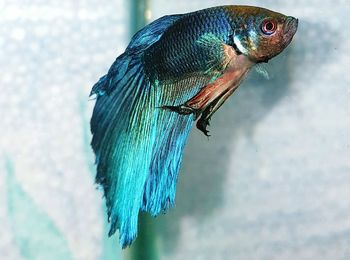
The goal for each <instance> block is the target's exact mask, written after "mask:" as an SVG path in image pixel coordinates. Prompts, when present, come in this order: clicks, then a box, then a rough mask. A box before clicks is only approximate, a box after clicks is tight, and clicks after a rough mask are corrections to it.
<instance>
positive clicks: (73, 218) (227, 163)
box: [0, 0, 350, 260]
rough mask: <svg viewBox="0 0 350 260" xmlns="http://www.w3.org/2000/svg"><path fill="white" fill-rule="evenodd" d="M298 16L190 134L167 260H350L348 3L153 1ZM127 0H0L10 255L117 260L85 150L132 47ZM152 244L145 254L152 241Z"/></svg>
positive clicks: (158, 10)
mask: <svg viewBox="0 0 350 260" xmlns="http://www.w3.org/2000/svg"><path fill="white" fill-rule="evenodd" d="M220 4H250V5H259V6H264V7H267V8H270V9H273V10H276V11H280V12H283V13H285V14H288V15H293V16H295V17H298V18H299V29H298V32H297V35H296V37H295V39H294V41H293V43H292V44H291V46H290V47H289V48H288V49H287V50H286V51H285V52H284V53H283V54H282V55H280V56H279V57H277V58H276V59H274V60H272V61H271V62H270V63H269V64H268V65H267V70H268V71H269V74H270V80H267V79H265V78H264V77H262V76H261V75H259V74H257V73H256V72H253V73H251V75H250V77H249V79H248V80H246V81H245V82H244V83H243V85H242V86H241V87H240V89H239V90H238V91H237V92H236V93H235V95H234V96H233V97H232V98H231V99H230V100H229V101H228V102H227V103H226V104H225V105H224V106H223V107H222V108H221V109H220V110H219V111H218V112H217V113H216V114H215V116H214V118H213V120H212V124H211V125H212V126H211V128H210V130H211V134H212V136H211V138H210V139H209V141H208V139H207V138H206V137H204V136H203V135H202V134H201V133H200V132H199V131H197V130H195V129H194V131H193V132H192V134H191V136H190V139H189V142H188V145H187V147H186V151H185V157H184V164H183V167H182V171H181V174H180V178H179V182H178V193H177V200H176V207H175V208H174V209H172V210H171V211H170V212H169V213H168V214H167V215H162V216H160V217H158V218H157V219H154V220H152V223H153V224H154V225H153V226H152V227H151V228H154V229H155V230H154V232H155V236H156V238H155V240H156V249H157V254H158V256H159V259H193V260H194V259H235V260H246V259H249V260H251V259H257V260H260V259H266V260H273V259H278V260H280V259H283V260H294V259H298V260H300V259H302V260H303V259H320V260H326V259H327V260H328V259H329V260H334V259H344V260H345V259H350V73H349V71H350V51H349V49H350V29H349V28H350V1H348V0H346V1H345V0H343V1H341V0H339V1H330V0H329V1H316V0H310V1H301V0H294V1H282V0H280V1H209V0H202V1H188V0H187V1H184V0H176V1H169V0H168V1H164V0H151V1H150V2H149V5H150V9H149V11H148V12H147V15H150V16H151V19H156V18H158V17H160V16H162V15H165V14H170V13H182V12H187V11H190V10H196V9H201V8H205V7H209V6H214V5H220ZM129 14H130V6H129V1H121V0H120V1H118V0H115V1H112V0H110V1H108V0H102V1H101V0H99V1H97V0H85V1H82V0H79V1H69V0H62V1H41V0H32V1H26V0H11V1H4V0H0V86H1V93H0V118H1V124H0V136H1V137H0V223H1V224H2V225H1V232H0V259H84V260H85V259H121V258H122V257H123V259H124V258H131V251H132V250H133V249H132V248H131V250H130V249H128V250H126V251H125V252H123V253H121V250H120V249H119V246H118V244H117V239H116V238H112V239H107V238H106V228H107V227H106V223H105V214H104V209H103V201H102V193H101V191H100V190H97V189H96V186H95V185H94V180H93V178H94V166H93V154H92V151H91V149H90V147H89V141H90V132H89V118H90V116H91V110H92V107H93V101H89V102H88V101H87V96H88V93H89V91H90V88H91V86H92V85H93V83H95V81H96V80H97V79H98V78H99V77H100V76H101V75H103V74H104V73H105V72H106V71H107V69H108V68H109V66H110V65H111V63H112V62H113V61H114V59H115V58H116V57H117V55H118V54H120V53H121V52H122V51H123V49H124V48H125V46H126V44H127V43H128V41H129V33H130V24H131V20H132V19H133V17H130V15H129ZM145 246H147V245H145Z"/></svg>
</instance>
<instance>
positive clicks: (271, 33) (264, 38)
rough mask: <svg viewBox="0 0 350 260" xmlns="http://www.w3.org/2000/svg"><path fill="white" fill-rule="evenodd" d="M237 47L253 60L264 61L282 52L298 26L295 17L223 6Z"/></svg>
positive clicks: (244, 7)
mask: <svg viewBox="0 0 350 260" xmlns="http://www.w3.org/2000/svg"><path fill="white" fill-rule="evenodd" d="M226 10H227V11H228V12H229V14H230V17H231V23H232V28H233V31H234V35H233V41H234V44H235V45H236V47H237V48H238V50H239V51H240V52H241V53H243V54H244V55H246V56H247V57H248V58H249V59H250V60H251V61H253V62H256V63H258V62H267V61H268V60H269V59H271V58H272V57H274V56H276V55H278V54H279V53H280V52H282V51H283V50H284V49H285V48H286V47H287V46H288V44H289V43H290V42H291V40H292V38H293V36H294V34H295V33H296V31H297V28H298V19H296V18H294V17H292V16H286V15H284V14H281V13H277V12H274V11H271V10H268V9H265V8H260V7H253V6H227V7H226Z"/></svg>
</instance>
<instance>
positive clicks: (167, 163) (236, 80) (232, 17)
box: [91, 6, 298, 248]
mask: <svg viewBox="0 0 350 260" xmlns="http://www.w3.org/2000/svg"><path fill="white" fill-rule="evenodd" d="M297 26H298V20H297V19H295V18H294V17H291V16H285V15H283V14H280V13H276V12H273V11H270V10H267V9H264V8H259V7H252V6H220V7H213V8H209V9H204V10H200V11H196V12H192V13H187V14H178V15H170V16H164V17H162V18H160V19H158V20H155V21H154V22H152V23H150V24H149V25H147V26H146V27H144V28H143V29H141V30H140V31H139V32H137V33H136V34H135V35H134V36H133V38H132V39H131V42H130V44H129V45H128V47H127V48H126V50H125V52H124V53H123V54H121V55H120V56H119V57H118V58H117V59H116V60H115V62H114V63H113V64H112V66H111V68H110V69H109V71H108V73H107V74H106V75H104V76H103V77H102V78H100V80H99V81H98V82H97V83H96V84H95V85H94V86H93V88H92V91H91V95H96V104H95V107H94V111H93V115H92V118H91V131H92V134H93V138H92V142H91V145H92V148H93V150H94V152H95V154H96V164H97V175H96V182H97V183H98V184H100V185H102V187H103V189H104V195H105V198H106V204H107V210H108V220H109V221H110V223H111V228H110V231H109V236H111V235H113V234H114V233H115V232H116V230H117V229H118V230H119V239H120V244H121V246H122V247H123V248H125V247H126V246H129V245H131V243H132V242H133V241H134V240H135V238H136V236H137V228H138V215H139V212H140V210H142V211H147V212H149V213H150V214H151V215H152V216H157V215H158V214H159V213H161V212H165V211H167V209H168V208H170V207H171V206H173V205H174V201H175V193H176V181H177V176H178V173H179V169H180V165H181V160H182V153H183V149H184V146H185V142H186V139H187V137H188V134H189V132H190V130H191V127H192V125H193V122H194V121H196V120H197V123H196V126H197V128H198V129H199V130H201V131H202V132H203V133H204V134H205V135H208V130H207V126H208V125H209V121H210V118H211V117H212V115H213V114H214V113H215V111H217V110H218V108H219V107H220V106H221V105H222V104H223V103H224V102H225V100H226V99H227V98H228V97H229V96H230V95H231V94H232V93H233V92H234V91H235V90H236V89H237V87H238V86H239V84H240V83H241V82H242V80H243V79H244V78H245V76H246V75H247V73H248V72H249V70H250V69H251V68H252V67H253V66H254V65H255V64H257V63H261V62H267V61H268V60H269V59H271V58H272V57H274V56H276V55H277V54H279V53H280V52H281V51H283V49H284V48H286V46H287V45H288V44H289V43H290V42H291V40H292V38H293V36H294V34H295V32H296V30H297Z"/></svg>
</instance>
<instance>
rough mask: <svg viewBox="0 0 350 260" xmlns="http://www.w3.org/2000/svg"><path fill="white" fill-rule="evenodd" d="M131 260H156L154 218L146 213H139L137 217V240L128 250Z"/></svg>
mask: <svg viewBox="0 0 350 260" xmlns="http://www.w3.org/2000/svg"><path fill="white" fill-rule="evenodd" d="M130 259H131V260H148V259H150V260H157V259H159V257H158V250H157V244H156V234H155V226H154V218H152V217H151V216H150V215H149V214H148V213H141V214H140V217H139V232H138V236H137V239H136V240H135V242H134V243H133V245H132V246H131V248H130Z"/></svg>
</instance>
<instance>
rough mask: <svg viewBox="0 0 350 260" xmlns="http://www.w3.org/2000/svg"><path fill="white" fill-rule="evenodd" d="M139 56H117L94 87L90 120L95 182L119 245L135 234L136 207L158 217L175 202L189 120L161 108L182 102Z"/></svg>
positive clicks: (126, 244)
mask: <svg viewBox="0 0 350 260" xmlns="http://www.w3.org/2000/svg"><path fill="white" fill-rule="evenodd" d="M140 59H141V58H140V57H139V55H127V54H123V55H122V56H120V57H119V58H118V59H117V60H116V61H115V63H114V64H113V65H112V68H111V70H110V71H109V73H108V74H107V75H106V76H104V77H102V78H101V79H100V80H99V82H97V83H96V84H95V86H94V87H93V89H92V94H96V95H97V100H96V104H95V108H94V111H93V115H92V119H91V131H92V134H93V139H92V142H91V145H92V148H93V150H94V152H95V154H96V164H97V175H96V182H97V183H98V184H101V185H102V187H103V189H104V194H105V198H106V204H107V209H108V219H109V221H110V222H111V229H110V232H109V235H112V234H114V233H115V231H116V230H117V229H119V238H120V243H121V245H122V247H123V248H125V247H126V246H128V245H130V244H131V243H132V241H133V240H134V239H135V237H136V235H137V222H138V214H139V211H140V210H144V211H148V212H150V213H151V214H152V215H154V216H155V215H157V214H159V213H160V212H161V211H165V210H166V209H167V208H168V207H169V206H171V205H173V204H174V199H175V190H176V180H177V175H178V172H179V167H180V164H181V159H182V151H183V148H184V145H185V141H186V139H187V136H188V133H189V131H190V128H191V126H192V123H193V117H192V116H191V115H189V116H184V115H179V114H177V113H174V112H170V111H168V110H163V109H161V108H159V107H161V106H162V105H164V104H174V105H176V103H178V104H181V102H183V100H171V99H172V98H171V96H170V95H167V92H165V91H163V90H162V87H161V86H160V85H157V84H151V83H150V82H149V80H148V78H147V77H146V76H145V74H144V69H143V65H142V62H141V60H140Z"/></svg>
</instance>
